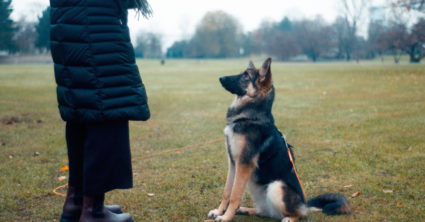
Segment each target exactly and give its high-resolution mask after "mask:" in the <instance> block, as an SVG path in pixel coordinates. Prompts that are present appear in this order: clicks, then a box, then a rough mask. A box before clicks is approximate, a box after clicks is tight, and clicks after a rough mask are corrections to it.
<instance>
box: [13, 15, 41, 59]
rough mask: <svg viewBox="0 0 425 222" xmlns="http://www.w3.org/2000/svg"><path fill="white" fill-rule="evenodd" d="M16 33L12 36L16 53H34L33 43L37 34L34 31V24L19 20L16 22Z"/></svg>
mask: <svg viewBox="0 0 425 222" xmlns="http://www.w3.org/2000/svg"><path fill="white" fill-rule="evenodd" d="M16 26H17V31H16V33H15V36H14V38H13V39H14V40H15V42H16V45H17V46H18V51H19V52H21V53H34V52H35V51H36V50H35V42H36V39H37V32H36V30H35V23H32V22H27V21H25V20H24V19H23V18H21V19H20V20H19V21H18V22H16Z"/></svg>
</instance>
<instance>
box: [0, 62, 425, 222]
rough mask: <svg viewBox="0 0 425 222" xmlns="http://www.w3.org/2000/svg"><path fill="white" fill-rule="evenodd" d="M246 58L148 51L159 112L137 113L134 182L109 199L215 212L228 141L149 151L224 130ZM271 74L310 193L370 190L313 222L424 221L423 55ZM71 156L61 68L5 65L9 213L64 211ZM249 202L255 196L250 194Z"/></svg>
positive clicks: (147, 70) (152, 97)
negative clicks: (161, 55)
mask: <svg viewBox="0 0 425 222" xmlns="http://www.w3.org/2000/svg"><path fill="white" fill-rule="evenodd" d="M254 62H255V63H256V64H257V66H259V65H260V63H261V62H262V61H261V60H260V59H256V60H255V61H254ZM246 65H247V61H246V60H245V59H243V60H172V61H167V63H166V65H165V66H160V65H159V61H154V60H141V61H139V67H140V70H141V73H142V78H143V80H144V83H145V85H146V88H147V92H148V97H149V105H150V108H151V112H152V117H151V119H150V120H149V121H147V122H132V123H131V142H132V144H131V145H132V157H133V170H134V188H133V189H131V190H122V191H113V192H111V193H109V194H108V195H107V203H117V204H120V205H122V206H123V208H124V210H125V211H128V212H130V213H131V214H132V215H133V216H134V218H135V220H136V221H203V220H204V219H206V215H207V213H208V211H209V210H211V209H214V208H216V207H217V206H218V204H219V201H220V198H221V192H222V189H223V186H224V182H225V176H226V168H227V165H226V164H227V161H226V152H225V149H224V146H223V142H218V143H212V144H207V145H197V146H192V147H189V148H187V149H183V150H181V151H179V152H172V153H166V154H163V155H159V156H152V157H149V158H146V157H147V156H148V155H152V154H155V153H157V152H160V151H166V150H169V149H173V148H180V147H185V146H190V145H193V144H199V143H203V142H208V141H211V140H214V139H217V138H222V134H223V131H222V130H223V128H224V125H225V112H226V109H227V106H228V105H229V104H230V102H231V100H232V99H233V96H232V95H230V94H229V93H227V92H225V90H224V89H222V88H221V86H220V84H219V82H218V77H219V76H221V75H224V74H235V73H238V72H239V71H242V70H243V68H245V67H246ZM272 72H273V74H274V76H273V78H274V85H275V87H276V92H277V94H276V100H275V103H274V108H273V112H274V116H275V120H276V124H277V126H278V127H279V128H280V130H281V131H282V132H284V133H285V134H286V136H287V138H288V140H289V142H290V143H291V144H292V145H294V146H295V155H296V158H297V160H296V163H297V168H298V171H299V175H300V178H301V181H302V182H303V185H304V189H305V190H306V194H307V196H308V197H310V198H311V197H313V196H315V195H318V194H321V193H324V192H339V193H342V194H344V195H345V196H347V197H350V196H351V194H353V193H355V192H360V196H358V197H355V198H349V201H350V202H351V204H352V208H353V209H354V213H353V215H351V216H348V217H347V216H336V217H330V216H324V215H322V214H320V213H312V214H310V215H309V216H308V221H423V219H424V212H425V201H424V199H425V176H424V172H425V152H424V151H425V87H424V85H425V66H424V65H389V64H385V65H381V64H379V63H375V64H373V63H366V64H364V63H360V64H359V65H358V64H345V63H338V64H288V63H277V62H274V63H273V64H272ZM12 117H14V119H15V120H16V121H15V122H14V121H12V122H13V123H12V124H8V122H9V123H10V122H11V121H10V120H11V118H12ZM12 119H13V118H12ZM35 152H39V153H40V155H34V153H35ZM10 156H12V157H13V158H10ZM66 164H67V157H66V146H65V140H64V122H63V121H62V120H61V119H60V117H59V114H58V110H57V103H56V95H55V82H54V79H53V68H52V66H49V65H39V66H37V65H23V66H22V65H20V66H17V65H16V66H15V65H2V66H0V218H1V219H0V220H1V221H55V220H56V221H58V218H59V215H60V213H61V208H62V204H63V201H64V198H63V197H60V196H56V195H54V194H53V193H52V189H53V188H55V187H57V186H59V185H62V184H64V183H66V180H65V181H58V179H57V178H58V177H59V176H67V172H62V171H60V168H61V167H62V166H64V165H66ZM349 184H351V185H352V186H351V187H349V188H344V186H345V185H349ZM383 189H386V190H392V191H393V192H392V193H384V192H383ZM60 191H61V192H64V190H60ZM148 193H154V196H153V197H149V196H148V195H147V194H148ZM243 205H245V206H252V202H251V200H250V198H249V196H248V195H247V196H245V198H244V200H243ZM235 221H273V220H270V219H265V218H258V217H254V216H252V217H247V216H236V217H235Z"/></svg>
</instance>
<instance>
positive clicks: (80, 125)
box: [50, 0, 151, 222]
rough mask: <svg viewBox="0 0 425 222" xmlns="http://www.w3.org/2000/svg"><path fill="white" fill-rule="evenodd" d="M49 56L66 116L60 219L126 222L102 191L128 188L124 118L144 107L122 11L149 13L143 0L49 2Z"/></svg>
mask: <svg viewBox="0 0 425 222" xmlns="http://www.w3.org/2000/svg"><path fill="white" fill-rule="evenodd" d="M50 6H51V27H50V30H51V32H50V33H51V34H50V36H51V54H52V58H53V62H54V73H55V80H56V83H57V91H56V92H57V99H58V104H59V111H60V115H61V118H62V119H63V120H64V121H66V127H65V137H66V143H67V149H68V160H69V181H68V191H67V196H66V199H65V203H64V206H63V211H62V215H61V221H62V222H74V221H80V222H128V221H132V218H131V215H130V214H128V213H121V208H120V207H119V206H117V205H112V206H105V205H104V198H105V193H106V192H108V191H111V190H113V189H128V188H131V187H132V186H133V178H132V166H131V154H130V142H129V125H128V121H129V120H138V121H145V120H147V119H149V117H150V112H149V107H148V103H147V96H146V91H145V87H144V85H143V82H142V79H141V77H140V74H139V70H138V67H137V65H136V63H135V56H134V50H133V46H132V44H131V42H130V36H129V29H128V26H127V15H128V13H127V9H129V8H137V9H138V11H139V12H140V13H141V14H142V15H143V16H145V17H148V16H149V15H150V14H151V9H150V6H149V4H148V3H147V2H146V0H66V1H64V0H50Z"/></svg>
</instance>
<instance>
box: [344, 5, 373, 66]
mask: <svg viewBox="0 0 425 222" xmlns="http://www.w3.org/2000/svg"><path fill="white" fill-rule="evenodd" d="M340 1H341V4H342V13H343V16H342V18H343V19H344V20H343V21H344V24H345V31H346V36H345V39H344V41H343V47H342V49H343V50H344V53H345V58H346V59H347V61H350V60H351V55H352V53H353V50H355V49H356V43H357V32H358V28H359V24H360V23H361V21H362V19H363V17H364V14H365V9H367V7H368V4H369V1H368V0H340Z"/></svg>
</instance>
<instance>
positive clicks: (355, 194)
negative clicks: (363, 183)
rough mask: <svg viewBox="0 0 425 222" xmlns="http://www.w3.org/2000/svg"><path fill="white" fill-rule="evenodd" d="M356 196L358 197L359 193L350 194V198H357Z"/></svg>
mask: <svg viewBox="0 0 425 222" xmlns="http://www.w3.org/2000/svg"><path fill="white" fill-rule="evenodd" d="M358 196H360V192H355V193H353V194H351V198H354V197H358Z"/></svg>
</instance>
